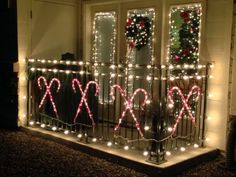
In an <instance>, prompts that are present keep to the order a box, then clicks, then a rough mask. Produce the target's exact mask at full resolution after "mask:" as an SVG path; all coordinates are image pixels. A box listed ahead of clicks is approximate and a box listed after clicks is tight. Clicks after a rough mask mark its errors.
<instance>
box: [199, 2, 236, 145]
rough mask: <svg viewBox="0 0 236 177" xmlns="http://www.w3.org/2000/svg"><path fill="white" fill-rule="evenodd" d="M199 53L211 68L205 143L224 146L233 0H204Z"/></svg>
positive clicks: (227, 112) (227, 111)
mask: <svg viewBox="0 0 236 177" xmlns="http://www.w3.org/2000/svg"><path fill="white" fill-rule="evenodd" d="M206 10H207V13H206V24H205V40H204V41H203V43H204V46H203V56H204V57H205V58H206V59H207V60H209V61H212V62H213V64H214V68H213V69H212V71H211V73H212V75H213V79H210V80H209V94H211V95H212V96H210V97H208V105H207V116H208V119H207V126H206V144H207V145H208V146H212V147H217V148H220V149H225V144H226V132H227V131H226V130H227V120H228V114H229V110H228V91H229V88H228V82H229V62H230V43H231V29H232V16H233V0H208V1H207V8H206Z"/></svg>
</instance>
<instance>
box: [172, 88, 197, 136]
mask: <svg viewBox="0 0 236 177" xmlns="http://www.w3.org/2000/svg"><path fill="white" fill-rule="evenodd" d="M174 91H176V92H177V93H178V95H179V96H180V97H181V100H182V102H183V107H182V109H181V110H180V112H179V115H178V116H177V118H176V122H175V124H174V126H173V128H172V134H173V133H174V132H175V130H176V128H177V125H178V123H179V121H180V119H181V118H182V117H183V113H184V111H185V110H186V111H187V112H188V114H189V117H190V119H191V120H192V123H193V124H195V117H194V116H193V115H192V112H191V111H192V110H191V107H190V106H189V104H188V101H189V98H190V97H191V96H192V95H193V94H197V96H196V98H195V100H194V101H195V102H197V101H198V98H199V96H200V93H201V89H200V87H199V86H197V85H194V86H193V87H192V88H191V90H190V92H189V93H188V95H187V98H185V97H184V94H183V93H182V91H181V90H180V88H179V87H176V86H175V87H172V88H171V89H170V90H169V91H168V98H169V100H170V103H171V104H169V107H170V108H172V107H173V106H174V105H175V102H174V98H173V97H174V96H173V94H174ZM194 91H196V92H194Z"/></svg>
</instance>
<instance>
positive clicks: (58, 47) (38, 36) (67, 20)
mask: <svg viewBox="0 0 236 177" xmlns="http://www.w3.org/2000/svg"><path fill="white" fill-rule="evenodd" d="M31 7H32V12H31V15H32V25H31V33H32V35H31V36H32V40H31V41H32V44H31V46H32V49H31V55H30V57H32V58H47V59H48V58H53V59H60V58H61V54H63V53H66V52H70V53H73V54H74V55H75V57H77V3H76V2H74V1H51V0H50V1H49V0H47V1H45V0H32V6H31ZM52 12H53V13H52Z"/></svg>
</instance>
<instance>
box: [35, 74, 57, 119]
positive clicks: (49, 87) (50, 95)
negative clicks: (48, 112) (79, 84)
mask: <svg viewBox="0 0 236 177" xmlns="http://www.w3.org/2000/svg"><path fill="white" fill-rule="evenodd" d="M41 80H42V81H43V82H44V85H45V86H46V91H45V93H44V95H43V97H42V99H41V101H40V104H39V109H40V108H41V107H42V105H43V103H44V101H45V99H46V97H47V95H48V96H49V99H50V102H51V104H52V106H53V111H54V112H55V114H56V116H57V117H58V113H57V108H56V105H55V103H54V101H53V97H52V94H51V91H50V89H51V87H52V84H53V82H56V83H57V89H56V92H59V90H60V88H61V82H60V80H59V79H57V78H53V79H52V80H51V81H50V83H49V85H48V84H47V80H46V79H45V77H43V76H40V77H39V78H38V86H39V89H40V90H42V86H41V84H40V81H41Z"/></svg>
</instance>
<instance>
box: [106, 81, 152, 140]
mask: <svg viewBox="0 0 236 177" xmlns="http://www.w3.org/2000/svg"><path fill="white" fill-rule="evenodd" d="M115 88H117V89H118V91H119V92H120V94H121V96H122V97H123V99H124V100H125V109H124V110H123V112H122V114H121V117H120V118H119V121H118V124H117V125H116V126H115V128H114V130H115V131H117V130H118V129H119V128H120V124H121V123H122V120H123V118H124V117H125V114H126V112H127V111H128V110H129V112H130V114H131V116H132V118H133V120H134V122H135V126H136V129H137V130H138V132H139V134H140V135H141V136H142V137H143V133H142V130H141V128H140V123H139V122H138V120H137V118H136V117H135V115H134V112H133V106H132V103H133V100H134V97H135V96H136V95H137V94H138V93H139V92H141V93H143V94H144V96H145V97H144V101H143V103H142V107H143V106H145V104H146V101H147V99H148V94H147V91H146V90H144V89H142V88H138V89H136V90H135V91H134V93H133V95H132V96H131V97H130V98H129V97H128V96H126V93H125V92H124V90H123V89H122V88H121V87H120V86H119V85H113V86H112V87H111V94H110V95H111V96H112V98H113V100H115V96H114V90H115Z"/></svg>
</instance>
